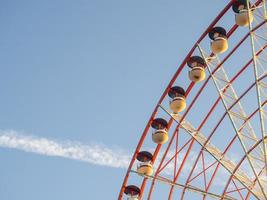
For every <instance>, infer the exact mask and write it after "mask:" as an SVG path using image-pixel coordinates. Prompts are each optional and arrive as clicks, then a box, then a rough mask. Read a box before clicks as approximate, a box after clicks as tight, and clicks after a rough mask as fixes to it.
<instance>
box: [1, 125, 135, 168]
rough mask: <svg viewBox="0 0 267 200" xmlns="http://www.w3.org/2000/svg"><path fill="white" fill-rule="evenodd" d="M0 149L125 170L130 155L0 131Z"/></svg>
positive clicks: (93, 146) (100, 146)
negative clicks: (10, 149)
mask: <svg viewBox="0 0 267 200" xmlns="http://www.w3.org/2000/svg"><path fill="white" fill-rule="evenodd" d="M0 147H5V148H12V149H17V150H22V151H26V152H32V153H37V154H42V155H47V156H58V157H64V158H69V159H74V160H79V161H84V162H87V163H90V164H95V165H102V166H109V167H115V168H127V167H128V165H129V162H130V155H129V154H127V153H125V152H124V151H122V150H120V149H118V148H108V147H105V146H104V145H97V144H94V145H83V144H81V143H78V142H70V141H67V142H59V141H55V140H50V139H46V138H38V137H35V136H26V135H23V134H20V133H18V132H16V131H1V130H0Z"/></svg>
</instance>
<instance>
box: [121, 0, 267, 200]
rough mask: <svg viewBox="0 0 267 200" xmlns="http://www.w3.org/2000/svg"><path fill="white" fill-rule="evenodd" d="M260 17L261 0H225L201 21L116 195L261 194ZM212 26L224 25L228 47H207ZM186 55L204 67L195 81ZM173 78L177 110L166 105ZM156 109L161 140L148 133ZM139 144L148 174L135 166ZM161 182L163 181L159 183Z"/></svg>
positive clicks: (265, 54) (264, 35) (266, 96)
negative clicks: (179, 89) (239, 19)
mask: <svg viewBox="0 0 267 200" xmlns="http://www.w3.org/2000/svg"><path fill="white" fill-rule="evenodd" d="M237 2H239V3H240V2H245V4H244V5H243V7H238V8H240V10H241V8H242V9H244V7H245V8H246V9H247V15H246V16H247V20H248V21H249V24H248V26H246V27H241V26H238V25H237V23H236V21H235V13H234V12H233V10H234V5H236V4H237ZM238 6H240V5H239V4H238ZM231 8H233V10H232V9H231ZM240 13H241V11H240ZM266 20H267V17H266V5H265V0H253V1H248V0H247V1H241V0H232V1H231V2H229V3H228V4H227V5H226V7H225V8H224V9H223V10H222V11H221V12H220V13H219V14H218V16H217V17H216V18H215V19H214V21H213V22H212V23H211V24H210V25H209V26H208V28H207V29H206V30H205V32H204V33H203V34H202V35H201V36H200V38H199V39H198V40H197V42H196V43H195V45H194V46H193V47H192V49H191V50H190V51H189V53H188V55H187V56H186V57H185V58H184V60H183V61H182V62H181V64H180V66H179V67H178V70H177V71H176V73H175V74H174V76H173V77H172V79H171V80H170V82H169V84H168V86H167V87H166V89H165V91H164V92H163V94H162V96H161V98H160V99H159V101H158V104H157V105H156V107H155V109H154V111H153V113H152V115H151V117H150V119H149V121H148V123H147V125H146V127H145V129H144V132H143V134H142V136H141V138H140V141H139V143H138V145H137V147H136V150H135V152H134V155H133V156H132V160H131V162H130V165H129V168H128V170H127V173H126V176H125V178H124V181H123V184H122V187H121V190H120V193H119V197H118V199H119V200H121V199H126V198H127V197H126V195H125V194H124V193H126V194H130V193H131V192H132V194H130V195H132V197H128V198H129V199H162V197H161V198H157V196H156V194H157V192H158V191H160V192H161V193H162V192H163V191H164V192H165V193H164V195H165V197H163V198H165V199H259V200H262V199H267V153H266V152H267V145H266V143H267V133H266V129H267V108H266V103H267V81H266V72H267V70H266V69H267V67H266V65H267V50H266V47H267V25H266ZM217 26H223V27H224V28H225V29H227V30H228V31H227V33H226V35H225V38H227V41H228V44H229V48H228V50H227V51H226V52H224V53H220V54H215V53H213V52H212V50H211V48H210V39H209V38H208V36H209V34H210V33H211V31H212V30H213V29H214V27H217ZM214 37H215V36H214ZM192 56H199V57H201V58H202V59H203V61H204V63H202V64H203V66H205V72H206V74H207V75H206V78H205V80H203V81H201V82H193V81H191V80H190V79H189V78H188V70H189V69H188V67H187V64H188V61H189V60H190V58H192ZM176 85H179V86H181V85H182V86H183V88H184V89H185V93H184V98H185V99H186V104H187V106H186V109H185V110H184V111H183V112H179V113H173V112H172V110H171V109H170V106H169V104H170V99H169V97H168V93H169V92H170V90H171V89H172V88H173V86H176ZM158 117H161V118H164V119H166V121H167V125H166V132H168V134H169V138H168V141H167V142H166V143H165V144H155V143H153V141H152V139H151V132H152V129H153V127H151V125H152V126H153V120H154V119H156V118H158ZM154 126H155V125H154ZM144 149H149V151H150V152H151V163H150V164H151V166H152V165H153V169H154V173H153V174H152V175H151V174H150V175H147V174H140V173H139V172H137V171H136V168H137V167H138V166H137V163H138V160H137V158H138V155H139V153H140V152H141V151H142V150H144ZM149 155H150V154H149ZM149 155H147V156H148V157H149ZM138 159H139V161H140V157H139V158H138ZM141 160H142V158H141ZM142 161H143V160H142ZM149 166H150V165H149ZM131 181H132V182H131ZM163 184H165V185H167V189H166V188H165V189H164V190H162V189H161V185H163ZM129 185H136V186H137V187H136V188H133V187H132V188H129V187H128V188H127V186H129ZM126 190H127V191H126ZM153 195H154V196H153ZM162 195H163V194H162Z"/></svg>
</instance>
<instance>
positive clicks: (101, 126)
mask: <svg viewBox="0 0 267 200" xmlns="http://www.w3.org/2000/svg"><path fill="white" fill-rule="evenodd" d="M0 5H1V6H0V27H1V31H0V38H1V39H0V66H1V71H0V91H1V98H0V102H1V103H0V110H1V115H0V122H1V123H0V124H1V126H0V129H1V130H3V131H6V130H14V131H16V132H18V133H20V134H23V135H33V136H34V137H37V138H48V139H51V140H56V141H70V142H72V141H74V142H79V143H82V144H85V145H100V146H104V147H107V148H110V149H122V150H123V151H124V152H126V153H127V154H131V153H132V152H133V151H134V148H135V147H136V144H137V142H138V140H139V138H140V135H141V133H142V130H143V128H144V126H145V124H146V122H147V120H148V118H149V116H150V114H151V112H152V111H153V108H154V106H155V104H156V102H157V101H158V98H159V97H160V95H161V93H162V92H163V89H164V88H165V87H166V85H167V84H168V82H169V79H170V78H171V76H172V74H173V73H174V72H175V71H176V70H177V66H178V64H179V63H180V62H181V61H182V59H183V57H184V56H185V55H186V54H187V52H188V51H189V49H190V48H191V46H192V45H193V44H194V42H195V40H196V39H197V38H198V36H199V35H200V34H201V33H202V32H203V31H204V29H205V28H206V27H207V26H208V24H209V23H210V22H211V21H212V19H213V18H214V17H215V16H216V15H217V13H218V12H219V11H220V10H221V9H222V8H223V7H224V6H225V1H219V0H217V1H214V0H206V1H197V0H193V1H177V0H176V1H173V0H170V1H152V0H147V1H139V0H135V1H122V0H121V1H119V0H114V1H104V0H99V1H90V0H89V1H85V0H76V1H51V0H50V1H49V0H48V1H33V0H32V1H30V0H28V1H16V0H14V1H2V2H1V4H0ZM0 163H1V167H0V169H1V171H0V177H1V179H0V199H3V200H36V199H38V200H47V199H50V200H58V199H64V200H72V199H79V200H86V199H116V198H117V195H118V192H119V190H120V186H121V183H122V180H123V177H124V175H125V172H126V170H125V169H122V168H114V167H107V166H100V165H95V164H92V163H91V164H90V163H86V162H79V161H75V160H70V159H65V158H60V157H47V156H42V155H38V154H33V153H26V152H24V151H18V150H14V149H8V148H1V149H0Z"/></svg>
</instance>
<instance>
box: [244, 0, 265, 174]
mask: <svg viewBox="0 0 267 200" xmlns="http://www.w3.org/2000/svg"><path fill="white" fill-rule="evenodd" d="M262 4H263V9H264V17H263V20H265V19H266V5H265V0H264V1H263V3H262ZM247 5H249V1H248V0H247ZM259 9H260V8H259ZM248 11H249V14H248V18H249V19H250V18H251V13H252V11H251V10H250V9H248ZM248 27H249V33H250V42H251V51H252V58H253V67H254V68H253V69H254V76H255V80H256V94H257V101H258V106H259V117H260V127H261V135H262V140H263V142H262V146H263V150H264V154H263V155H264V160H265V168H266V175H267V147H266V143H265V140H264V138H265V135H266V130H265V123H266V121H267V119H266V116H265V114H264V112H265V110H264V109H265V108H266V107H265V106H262V101H263V96H265V94H264V88H262V85H261V84H260V82H258V78H259V77H261V76H263V75H265V74H266V69H265V68H264V67H263V65H262V64H261V62H260V60H259V59H258V58H257V56H256V53H255V52H256V45H258V46H260V47H262V45H261V44H260V41H259V39H258V38H260V39H262V38H264V37H263V36H260V35H259V34H257V33H255V32H254V31H253V23H249V26H248ZM265 42H266V40H265ZM255 43H257V44H255ZM265 99H266V98H265Z"/></svg>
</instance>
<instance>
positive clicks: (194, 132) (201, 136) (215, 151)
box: [160, 105, 261, 195]
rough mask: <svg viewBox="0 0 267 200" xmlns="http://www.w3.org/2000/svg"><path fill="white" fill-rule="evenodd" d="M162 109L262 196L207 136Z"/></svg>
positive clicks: (177, 116) (244, 174)
mask: <svg viewBox="0 0 267 200" xmlns="http://www.w3.org/2000/svg"><path fill="white" fill-rule="evenodd" d="M160 107H161V108H162V109H163V110H164V111H165V112H166V113H167V114H169V115H170V116H171V117H173V119H174V120H175V121H176V122H177V123H178V124H179V125H180V127H181V128H182V129H184V130H185V131H186V132H187V133H188V134H189V135H190V136H191V137H192V138H194V139H195V140H196V141H197V142H198V143H199V144H200V145H201V146H202V147H203V148H204V149H205V150H206V151H207V152H208V153H209V154H210V155H211V156H212V157H213V158H215V160H217V161H218V162H219V163H220V164H221V165H222V166H223V167H224V168H225V169H226V170H227V171H228V172H229V173H230V174H231V175H233V176H234V177H235V178H236V179H237V180H239V182H240V183H241V184H242V185H244V186H245V187H246V188H247V189H248V190H250V191H251V192H252V193H253V194H255V195H260V194H261V191H258V189H255V190H251V189H250V188H251V186H252V185H253V182H252V181H251V180H250V178H249V177H247V175H246V173H245V172H243V171H242V170H240V169H237V170H236V171H234V169H236V168H237V167H236V165H235V164H234V163H233V162H232V161H231V159H229V158H227V157H226V156H225V155H224V154H223V152H221V151H220V150H219V149H218V148H217V147H216V146H214V145H213V144H211V142H210V141H208V139H207V138H206V136H205V135H204V134H203V133H201V132H200V131H197V130H196V129H195V128H194V127H193V126H192V125H191V123H189V122H188V121H187V120H185V119H184V120H183V121H181V118H182V117H181V116H180V115H175V116H174V115H172V114H171V113H169V112H168V110H167V109H166V108H164V107H163V106H162V105H160Z"/></svg>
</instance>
